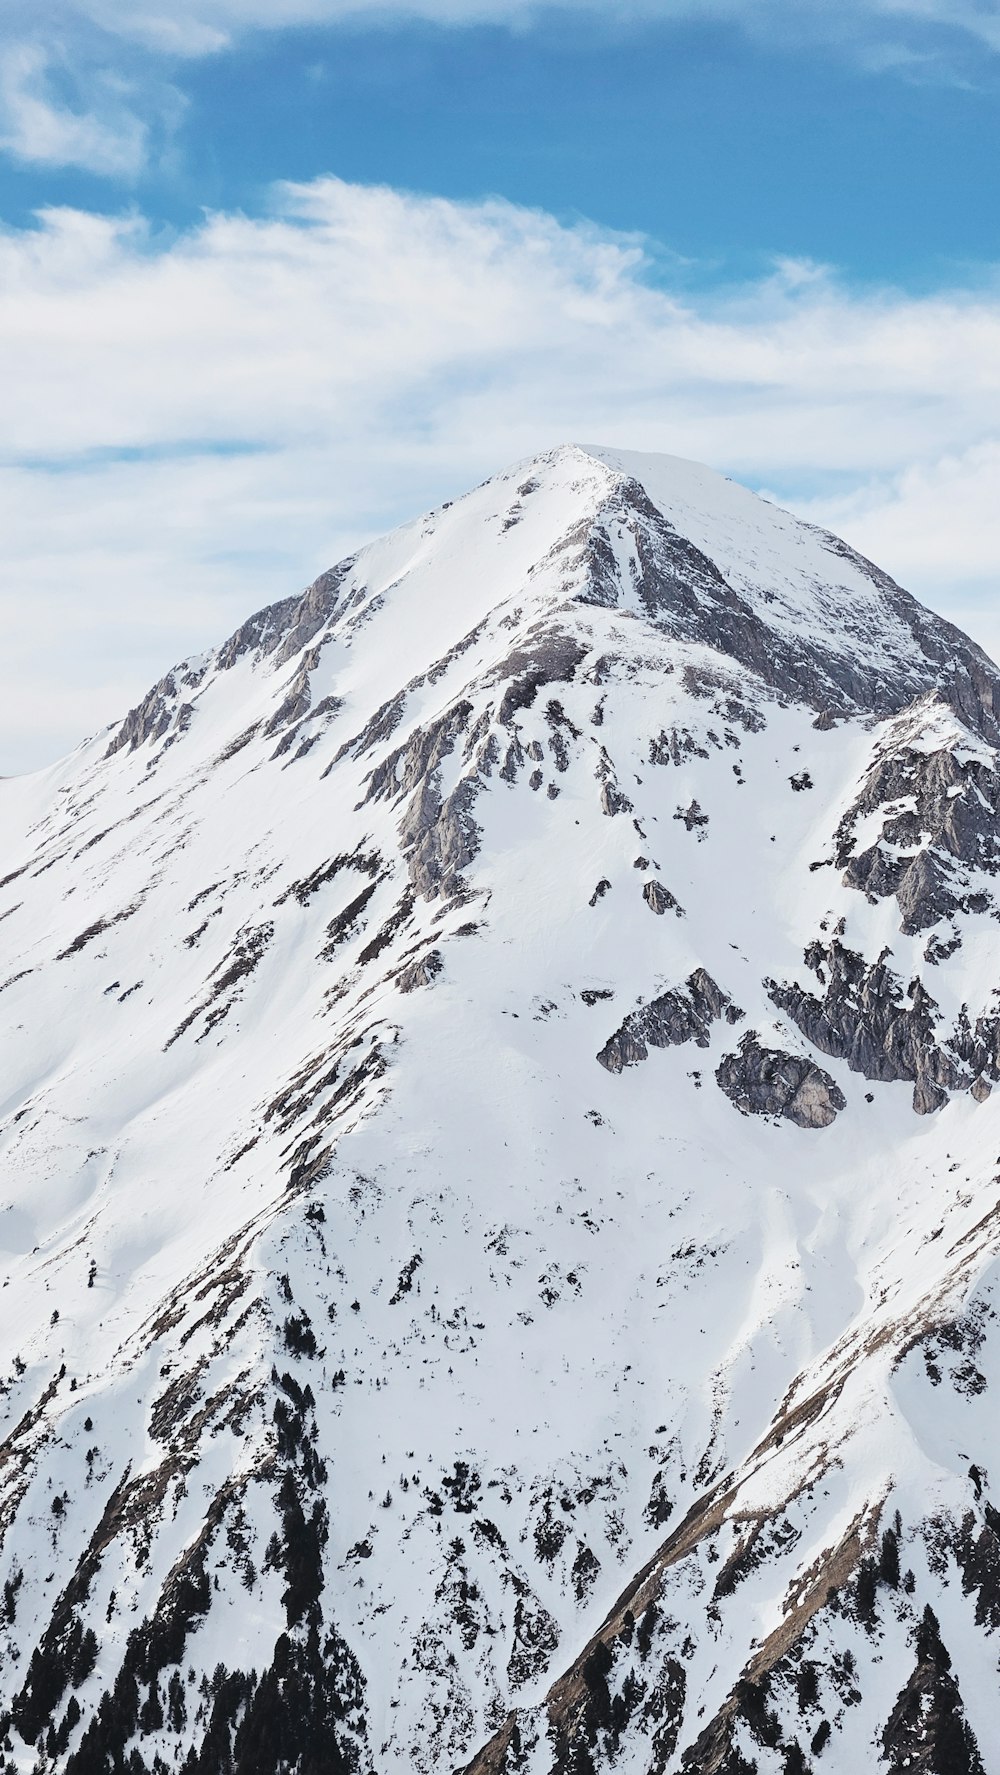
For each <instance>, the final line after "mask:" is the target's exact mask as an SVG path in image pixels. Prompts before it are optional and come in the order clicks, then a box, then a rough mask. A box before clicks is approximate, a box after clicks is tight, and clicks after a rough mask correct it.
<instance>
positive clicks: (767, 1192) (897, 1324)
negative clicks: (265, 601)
mask: <svg viewBox="0 0 1000 1775" xmlns="http://www.w3.org/2000/svg"><path fill="white" fill-rule="evenodd" d="M998 808H1000V673H998V671H997V668H995V667H994V666H993V664H992V663H991V662H990V661H989V660H988V659H987V658H986V656H985V655H984V654H983V653H981V652H980V651H979V649H977V648H976V647H975V646H974V645H973V644H972V643H971V642H969V641H968V640H966V638H965V637H964V636H962V635H961V634H959V633H958V632H957V631H956V630H955V629H953V628H951V627H950V626H949V625H948V624H946V623H944V622H942V621H940V620H939V619H938V618H937V617H935V616H933V615H931V614H930V613H929V612H928V611H926V610H924V609H922V608H921V607H920V606H919V605H918V604H917V603H916V602H915V601H914V600H913V599H911V598H910V597H909V596H908V595H907V594H906V593H905V592H903V591H901V590H900V589H899V587H897V586H896V585H894V584H893V582H892V581H891V580H890V579H888V578H887V577H886V576H885V575H884V574H883V573H881V572H879V571H878V570H877V569H876V568H874V567H873V566H872V565H871V564H870V563H869V562H867V561H865V560H863V559H862V558H861V557H860V556H858V555H857V554H855V553H854V552H853V551H852V550H851V549H850V548H848V547H847V546H846V545H845V544H843V543H841V542H839V541H838V540H837V539H835V538H834V537H832V536H829V535H827V534H825V533H824V532H821V531H818V530H816V529H814V528H811V527H810V526H807V525H804V524H802V523H800V522H798V521H797V520H796V519H794V518H792V517H790V516H789V515H788V514H786V513H784V512H782V511H780V510H777V509H776V508H774V507H773V506H771V505H768V504H766V503H765V502H763V501H761V500H759V499H757V498H755V497H754V496H752V495H751V494H750V493H748V492H746V491H745V490H744V489H742V488H740V487H738V486H735V485H733V484H731V483H729V482H726V481H723V480H721V479H720V478H719V477H718V476H716V475H714V474H712V473H711V472H709V471H708V470H707V469H703V468H701V467H697V466H695V465H693V464H690V463H686V462H680V461H676V460H673V459H671V458H666V457H644V456H634V455H625V454H619V453H617V452H612V451H606V450H589V449H586V450H585V449H580V448H576V447H567V448H562V449H559V450H555V451H552V452H550V453H548V454H546V455H543V456H540V457H538V458H537V459H535V460H533V461H531V462H529V463H526V464H521V465H519V466H518V467H516V468H514V469H512V470H510V471H508V472H506V473H504V474H501V475H498V476H496V477H495V478H494V479H492V480H490V481H488V482H487V483H486V484H485V485H484V486H482V487H480V488H478V489H477V490H476V491H474V492H473V493H471V494H469V495H468V496H467V497H466V498H464V499H462V500H459V501H457V502H455V503H454V504H453V505H451V506H448V507H445V508H442V509H441V510H439V511H436V512H433V513H431V514H430V515H428V516H427V517H426V518H424V519H422V520H421V521H420V522H417V523H415V524H411V525H407V526H405V527H404V528H402V529H401V530H398V531H396V532H395V533H393V534H392V535H390V536H388V537H387V538H385V539H384V540H382V541H380V542H378V543H375V544H373V545H372V546H371V547H369V548H366V549H364V550H362V552H361V553H360V554H359V555H358V556H356V557H355V558H353V559H351V560H348V561H345V562H343V563H341V565H340V566H338V567H336V568H334V569H333V570H332V571H331V572H329V573H326V574H324V575H323V576H322V577H321V578H320V579H319V580H317V581H316V583H315V585H313V586H312V587H310V589H309V590H308V591H307V592H306V593H305V595H304V596H302V597H297V598H289V599H286V600H285V601H283V602H281V603H278V604H275V605H273V606H271V607H270V608H269V609H267V610H264V611H261V612H259V613H258V614H257V615H256V616H253V617H251V618H250V620H249V621H248V622H246V623H245V624H244V625H243V627H242V628H240V629H239V630H238V631H237V632H236V634H234V635H233V636H231V637H230V639H229V640H228V641H227V642H226V643H225V645H224V646H222V647H220V648H219V649H218V651H217V652H215V653H212V654H209V655H207V656H205V657H203V658H200V659H196V660H187V661H185V662H183V664H181V665H180V666H178V667H177V668H175V669H174V670H173V671H172V672H170V673H168V674H167V676H166V677H165V678H163V679H162V680H161V682H160V683H159V684H157V685H156V686H155V687H154V688H153V689H152V690H151V691H150V693H149V695H148V696H147V697H146V698H145V699H144V701H143V702H142V703H141V704H140V705H139V707H138V708H136V709H134V710H133V711H132V712H131V713H130V714H129V715H128V716H127V717H126V719H125V720H124V721H123V722H122V723H121V725H120V726H118V727H117V728H114V729H111V730H109V731H108V732H106V733H105V734H103V735H101V736H99V737H98V738H97V739H95V740H92V741H90V742H88V743H87V744H86V745H84V746H83V747H81V748H80V750H79V751H77V752H76V753H75V754H74V755H73V756H72V757H71V758H69V759H68V760H66V761H65V762H64V763H62V764H61V765H59V766H57V767H55V768H53V769H52V770H48V771H45V772H42V773H40V774H39V775H37V776H34V777H30V778H25V779H13V780H8V781H6V782H3V783H0V830H2V835H3V853H2V866H0V873H2V877H3V880H2V892H0V948H2V955H0V1011H2V1039H3V1061H2V1071H0V1092H2V1103H0V1111H2V1122H0V1139H2V1152H3V1185H2V1196H0V1240H2V1245H3V1250H4V1253H5V1261H4V1267H3V1287H2V1290H0V1379H2V1390H3V1399H4V1410H5V1414H6V1424H5V1429H4V1440H3V1442H2V1446H0V1532H2V1552H0V1585H2V1597H3V1601H2V1604H0V1705H2V1708H3V1712H4V1715H5V1720H6V1736H5V1737H3V1736H2V1733H0V1738H2V1742H3V1746H4V1751H3V1761H2V1767H3V1769H5V1770H7V1771H11V1770H15V1769H16V1770H19V1771H25V1772H27V1771H29V1770H39V1771H41V1770H48V1769H59V1770H65V1771H67V1775H104V1772H110V1771H123V1770H124V1771H128V1772H129V1775H142V1772H143V1771H158V1772H159V1771H163V1770H167V1771H173V1770H174V1769H183V1770H185V1771H186V1772H187V1775H217V1772H219V1771H223V1770H230V1769H232V1770H234V1771H236V1772H237V1775H278V1772H279V1771H289V1772H290V1771H295V1772H296V1775H320V1772H322V1775H340V1772H342V1771H351V1772H356V1775H374V1772H376V1771H377V1772H378V1775H432V1772H433V1775H438V1772H439V1771H445V1772H448V1775H450V1772H451V1771H454V1770H458V1769H468V1770H469V1771H475V1772H476V1775H485V1772H486V1771H490V1772H495V1775H501V1772H504V1775H508V1772H509V1775H513V1772H514V1771H524V1772H526V1775H554V1772H556V1771H558V1772H560V1775H590V1772H593V1771H601V1772H603V1771H605V1770H607V1769H611V1768H614V1769H616V1770H621V1771H623V1772H628V1775H668V1772H670V1775H672V1772H675V1771H684V1772H685V1775H711V1772H725V1775H749V1772H751V1771H758V1772H759V1775H765V1772H766V1775H778V1772H781V1775H802V1772H803V1771H805V1770H819V1771H822V1770H825V1769H829V1770H834V1771H844V1770H847V1769H869V1768H871V1769H877V1768H886V1769H889V1770H893V1771H897V1770H903V1769H909V1770H923V1771H927V1772H931V1771H937V1772H941V1775H943V1772H944V1771H947V1772H948V1775H980V1772H981V1771H984V1772H986V1775H998V1772H1000V1728H998V1723H997V1722H998V1718H1000V1712H998V1701H997V1690H998V1652H1000V1635H998V1632H997V1629H998V1627H1000V1514H998V1511H1000V1499H998V1502H997V1505H996V1506H995V1505H994V1503H993V1501H992V1485H993V1484H997V1485H998V1486H1000V1432H998V1429H997V1420H996V1415H995V1413H996V1405H995V1400H996V1398H997V1397H998V1391H1000V1320H998V1317H997V1313H998V1277H1000V1269H998V1264H997V1255H998V1247H1000V1157H998V1154H1000V1120H998V1105H1000V1092H996V1093H994V1094H992V1095H991V1092H992V1087H993V1086H994V1085H995V1084H996V1083H997V1082H998V1081H1000V929H998V922H997V921H998V919H1000V891H998V884H997V879H996V878H997V874H998V871H1000V839H998Z"/></svg>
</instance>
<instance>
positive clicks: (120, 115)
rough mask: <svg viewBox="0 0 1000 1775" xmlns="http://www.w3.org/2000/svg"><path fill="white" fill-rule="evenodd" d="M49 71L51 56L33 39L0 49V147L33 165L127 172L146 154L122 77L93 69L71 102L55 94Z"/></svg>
mask: <svg viewBox="0 0 1000 1775" xmlns="http://www.w3.org/2000/svg"><path fill="white" fill-rule="evenodd" d="M53 72H54V58H53V56H52V55H51V54H49V53H48V52H47V51H45V50H44V49H42V48H41V47H40V45H38V44H35V43H29V42H25V43H19V44H13V45H11V46H9V47H8V48H7V49H6V50H4V51H3V52H2V53H0V148H4V149H6V151H7V153H9V154H12V155H13V156H14V157H15V158H16V159H18V160H23V161H28V162H31V163H32V164H34V165H38V166H79V167H84V168H85V169H86V170H87V171H88V172H94V173H100V174H103V175H104V176H105V177H108V178H125V179H130V178H133V177H134V176H135V175H136V173H138V172H139V170H140V168H141V167H142V165H143V163H144V161H145V159H146V148H147V137H148V127H147V125H146V124H145V123H144V122H143V121H142V120H141V119H140V118H139V117H138V116H137V115H136V112H135V111H134V110H133V109H132V107H131V104H130V102H129V98H130V95H129V93H128V90H127V88H126V87H125V85H124V84H123V82H121V81H120V80H118V79H117V78H115V77H114V76H113V75H111V74H108V73H103V74H95V75H93V76H92V77H91V78H90V79H89V81H88V90H87V91H86V93H84V94H82V95H81V102H80V104H79V105H78V106H76V107H74V106H72V105H70V104H68V103H66V102H65V101H64V100H61V99H60V98H59V97H58V96H57V94H56V90H55V86H54V82H53Z"/></svg>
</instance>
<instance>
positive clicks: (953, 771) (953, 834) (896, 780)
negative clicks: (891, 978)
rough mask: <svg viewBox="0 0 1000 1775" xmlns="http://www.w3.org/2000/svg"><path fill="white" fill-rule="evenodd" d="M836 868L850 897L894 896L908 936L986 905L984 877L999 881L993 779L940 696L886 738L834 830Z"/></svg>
mask: <svg viewBox="0 0 1000 1775" xmlns="http://www.w3.org/2000/svg"><path fill="white" fill-rule="evenodd" d="M935 730H936V731H935ZM932 745H933V746H934V748H935V749H933V750H932V749H929V748H930V747H931V746H932ZM872 818H876V819H878V820H880V822H881V831H880V833H879V836H878V838H877V839H876V840H875V842H874V843H871V844H868V845H866V846H865V848H864V849H862V850H858V849H856V848H855V844H856V832H857V829H858V826H859V824H861V823H863V822H865V821H868V822H869V823H870V821H871V819H872ZM837 864H838V867H839V868H842V869H844V871H845V875H844V879H845V881H846V882H847V884H848V885H849V886H850V887H855V888H859V889H860V890H861V891H862V892H863V893H866V894H868V895H870V896H871V897H872V898H873V899H885V898H887V897H888V896H890V895H891V896H894V897H895V899H896V901H897V904H898V906H899V910H900V916H901V925H900V928H901V930H903V931H904V932H906V933H907V934H908V935H913V934H915V933H917V932H920V931H925V930H929V929H930V928H931V926H933V925H935V924H938V923H940V921H941V920H942V919H944V918H948V917H950V916H951V915H952V914H954V913H955V912H956V911H959V910H964V911H970V910H972V911H985V910H986V909H987V908H988V907H989V906H990V905H991V904H992V896H991V895H990V894H989V893H988V892H986V891H984V883H983V880H982V877H983V876H984V875H986V876H993V875H996V874H997V873H998V871H1000V772H998V770H997V767H996V758H995V756H994V754H992V753H991V752H987V751H986V750H985V748H984V747H983V746H981V745H978V744H976V742H975V741H974V740H973V739H971V737H970V736H969V734H968V733H967V732H966V731H964V730H963V729H962V728H961V727H959V726H958V724H957V723H956V722H955V721H954V720H953V719H950V716H949V711H948V710H947V708H946V706H945V703H944V700H943V697H942V696H941V695H940V694H935V695H933V696H931V697H928V698H926V699H923V700H921V701H920V702H919V703H918V704H917V705H916V706H915V707H914V709H913V710H911V711H909V712H908V713H907V714H906V715H905V716H903V717H901V718H900V720H899V721H898V722H896V723H894V725H893V727H892V728H891V729H890V733H889V735H888V736H887V739H886V741H885V742H884V743H883V745H882V746H881V747H880V748H879V750H878V753H877V755H876V758H875V761H874V763H873V765H872V767H871V769H870V770H869V772H868V775H867V778H866V781H865V784H864V787H863V790H862V792H861V794H860V795H859V797H858V799H857V800H856V801H855V803H854V804H853V806H852V807H851V808H850V810H849V811H848V813H847V814H845V816H844V818H843V820H842V821H841V823H840V826H839V827H838V831H837Z"/></svg>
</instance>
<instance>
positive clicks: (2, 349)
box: [0, 0, 1000, 774]
mask: <svg viewBox="0 0 1000 1775" xmlns="http://www.w3.org/2000/svg"><path fill="white" fill-rule="evenodd" d="M4 18H5V22H4V24H3V26H2V27H0V220H2V223H3V232H2V234H0V374H2V375H3V378H4V385H5V388H6V390H7V400H6V408H7V412H6V423H5V426H4V427H3V429H2V430H0V517H2V518H3V520H4V522H3V524H2V525H0V536H2V537H3V538H5V540H3V541H0V567H2V569H3V572H2V574H0V587H2V590H0V600H2V602H3V610H4V617H5V629H6V634H7V642H8V644H7V652H6V664H5V666H4V667H3V668H2V670H4V671H6V672H7V674H8V679H9V681H8V682H7V684H6V685H4V683H2V682H0V691H3V692H4V695H3V697H2V698H0V774H2V773H3V771H4V769H15V768H24V767H25V766H26V765H30V764H34V763H37V762H40V761H43V760H44V758H46V757H48V756H51V755H54V752H55V751H58V750H61V749H64V748H65V746H67V745H69V744H71V743H72V742H73V740H74V739H75V738H77V737H78V736H79V734H80V733H81V732H82V731H84V730H85V729H87V728H88V727H91V728H92V727H93V726H95V725H99V724H101V723H102V722H103V721H104V720H109V719H111V717H112V716H113V715H114V714H115V713H116V711H117V709H118V708H119V706H120V704H121V702H122V700H123V699H124V700H129V699H130V698H132V697H133V696H135V695H137V694H139V693H140V692H141V690H142V688H143V687H144V685H145V683H146V681H147V679H149V678H150V677H153V676H157V675H159V673H160V672H161V671H162V669H163V668H164V667H165V666H166V665H168V664H169V663H170V661H171V660H172V659H173V658H174V657H178V656H180V655H181V654H183V653H185V652H187V651H189V650H191V649H193V648H195V647H197V646H200V645H205V644H207V643H208V642H210V641H212V640H214V639H216V638H217V637H218V636H219V635H220V634H221V633H223V632H224V631H225V629H226V627H227V625H228V624H229V623H231V622H233V621H236V620H239V618H240V617H241V616H242V615H243V614H245V611H246V609H247V608H249V607H250V606H251V605H253V604H255V603H260V602H262V601H264V599H266V598H269V597H277V596H281V595H285V594H286V593H287V592H288V591H289V590H290V589H294V587H295V586H296V585H297V584H300V583H302V582H303V581H304V580H306V579H308V578H309V577H311V576H312V575H313V574H314V573H315V572H316V571H318V570H319V569H320V568H322V567H323V566H325V565H327V564H328V562H329V560H330V559H331V558H332V557H333V555H334V554H336V553H337V552H338V551H340V550H342V549H344V548H346V547H348V546H351V545H353V544H354V543H356V542H357V541H358V540H360V539H361V538H362V537H364V536H366V535H369V534H371V533H372V532H373V531H375V530H377V529H378V528H380V527H382V526H384V525H386V524H388V523H391V522H394V521H396V520H397V519H400V518H402V517H405V516H407V515H409V514H411V513H412V512H414V511H416V510H419V509H420V507H421V506H422V505H424V504H428V503H431V502H433V501H436V500H437V499H439V498H441V497H445V496H447V495H448V494H450V493H453V492H455V491H457V490H459V489H460V488H461V487H462V486H463V485H465V484H467V483H468V482H470V481H472V480H475V479H476V478H478V477H479V476H480V475H481V474H483V473H486V472H489V470H490V469H491V468H493V467H498V466H500V465H501V464H502V463H503V462H504V461H505V460H507V459H508V458H509V457H510V456H514V455H521V454H527V453H530V451H531V450H532V449H535V448H541V447H544V446H546V445H548V444H550V443H552V442H554V441H557V440H558V439H560V438H562V437H565V436H584V437H588V438H591V439H595V438H596V439H598V440H605V441H608V442H612V443H619V444H623V445H629V444H631V445H634V446H636V447H640V448H642V447H645V448H659V449H666V450H676V451H677V453H679V454H690V455H698V456H701V457H703V458H704V459H706V460H709V461H711V462H713V463H714V464H715V466H717V467H719V468H720V469H723V470H725V471H726V472H732V473H735V474H738V475H739V476H740V477H741V478H742V479H744V480H746V481H748V482H749V483H750V484H751V485H755V486H758V487H760V488H762V489H763V490H766V491H769V492H772V493H774V494H776V495H777V496H779V497H781V498H783V499H784V500H785V501H786V502H788V503H791V504H793V505H795V506H796V507H797V508H798V509H801V510H803V511H804V512H806V513H807V515H810V516H815V517H818V518H820V519H822V520H823V521H828V522H830V523H831V524H833V525H835V526H836V527H839V528H840V529H842V530H844V531H845V532H846V533H847V534H848V535H849V536H850V537H851V539H852V540H854V541H856V542H858V543H859V544H860V546H862V547H863V548H867V550H868V552H870V553H872V554H873V555H875V556H876V557H877V558H879V559H880V560H881V561H882V563H883V564H884V565H886V566H887V567H888V568H889V569H890V571H893V572H895V573H896V574H897V576H898V577H900V578H902V579H904V580H905V581H906V582H908V583H910V584H911V585H912V587H913V589H914V590H916V591H917V592H918V593H920V594H921V595H924V596H926V597H928V598H929V599H930V600H931V601H932V602H936V603H937V604H938V605H939V606H940V607H942V608H946V609H948V610H949V611H950V612H951V613H952V614H954V615H955V616H956V617H957V618H958V619H959V620H962V621H964V622H966V623H967V625H968V626H970V627H971V628H972V629H973V631H974V632H976V633H978V634H979V635H980V636H981V638H982V639H983V640H984V641H985V642H986V643H987V644H988V645H990V646H992V647H993V648H994V650H996V649H998V648H1000V617H998V615H997V612H996V607H995V606H996V599H995V574H994V562H995V560H996V557H997V546H998V544H1000V519H998V518H997V516H996V508H997V505H998V504H1000V502H998V501H997V499H996V475H997V470H998V467H1000V421H998V420H997V417H996V415H997V393H998V388H997V384H998V383H1000V288H998V274H997V267H998V265H1000V238H998V231H1000V206H998V203H997V198H996V192H997V187H998V179H997V174H998V157H1000V129H998V122H1000V117H998V108H1000V0H978V3H977V0H843V3H842V4H840V5H838V6H837V7H836V8H834V7H833V6H831V5H830V4H829V3H828V0H634V3H630V4H626V3H624V0H623V3H622V4H620V5H618V6H615V7H614V8H608V6H607V5H605V4H600V3H599V0H579V3H578V4H574V3H573V0H560V3H559V4H558V5H552V6H550V7H548V8H532V7H530V6H528V5H526V4H525V5H520V4H517V3H516V0H514V3H511V0H408V4H407V5H405V6H400V7H398V8H396V9H394V10H393V9H387V8H386V7H384V6H378V7H377V6H374V5H372V4H370V3H369V0H354V4H348V3H347V0H164V3H163V4H162V5H161V6H157V5H156V4H155V0H154V3H153V4H151V5H149V6H144V5H143V3H142V0H131V4H128V5H126V4H125V0H32V4H31V5H30V6H29V5H28V4H27V0H8V4H7V7H6V9H5V14H4ZM0 676H2V673H0Z"/></svg>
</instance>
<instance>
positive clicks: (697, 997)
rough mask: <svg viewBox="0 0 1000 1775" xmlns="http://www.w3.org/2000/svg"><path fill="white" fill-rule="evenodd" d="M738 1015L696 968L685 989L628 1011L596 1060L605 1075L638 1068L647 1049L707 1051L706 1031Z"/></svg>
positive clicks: (710, 978)
mask: <svg viewBox="0 0 1000 1775" xmlns="http://www.w3.org/2000/svg"><path fill="white" fill-rule="evenodd" d="M651 885H653V886H655V885H656V884H655V883H653V884H651ZM742 1015H743V1012H742V1011H741V1010H740V1009H739V1008H738V1007H737V1006H736V1005H734V1004H733V1003H732V1000H731V999H730V998H729V996H728V994H726V993H725V992H723V991H722V988H721V987H720V986H717V985H716V983H715V981H714V980H713V979H712V977H711V975H710V974H707V973H706V972H705V969H704V968H696V969H695V971H694V973H693V974H692V975H691V978H690V979H689V980H688V981H687V985H686V990H682V989H681V988H679V987H678V988H677V989H676V990H675V991H673V992H664V993H661V994H660V996H659V997H658V998H654V999H651V1000H650V1002H649V1004H648V1005H643V1006H641V1008H640V1009H639V1010H637V1011H631V1012H630V1013H629V1015H628V1016H627V1017H626V1018H625V1021H624V1023H622V1025H621V1027H620V1028H619V1029H616V1031H615V1033H614V1035H613V1036H612V1037H611V1038H610V1040H609V1041H607V1042H606V1043H605V1044H604V1047H603V1048H602V1049H601V1052H600V1053H599V1054H598V1056H597V1058H598V1060H599V1061H600V1063H601V1065H602V1066H604V1067H606V1068H607V1070H608V1072H621V1070H622V1068H623V1067H625V1066H638V1064H639V1062H640V1061H642V1060H645V1059H647V1058H648V1056H649V1049H650V1048H673V1047H679V1046H680V1045H681V1043H683V1042H694V1043H695V1045H696V1046H697V1047H699V1048H707V1047H708V1043H709V1030H710V1027H711V1025H712V1023H713V1022H714V1021H715V1019H716V1018H717V1017H725V1019H726V1022H727V1023H738V1022H739V1020H740V1018H741V1017H742ZM647 1043H648V1046H647Z"/></svg>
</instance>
